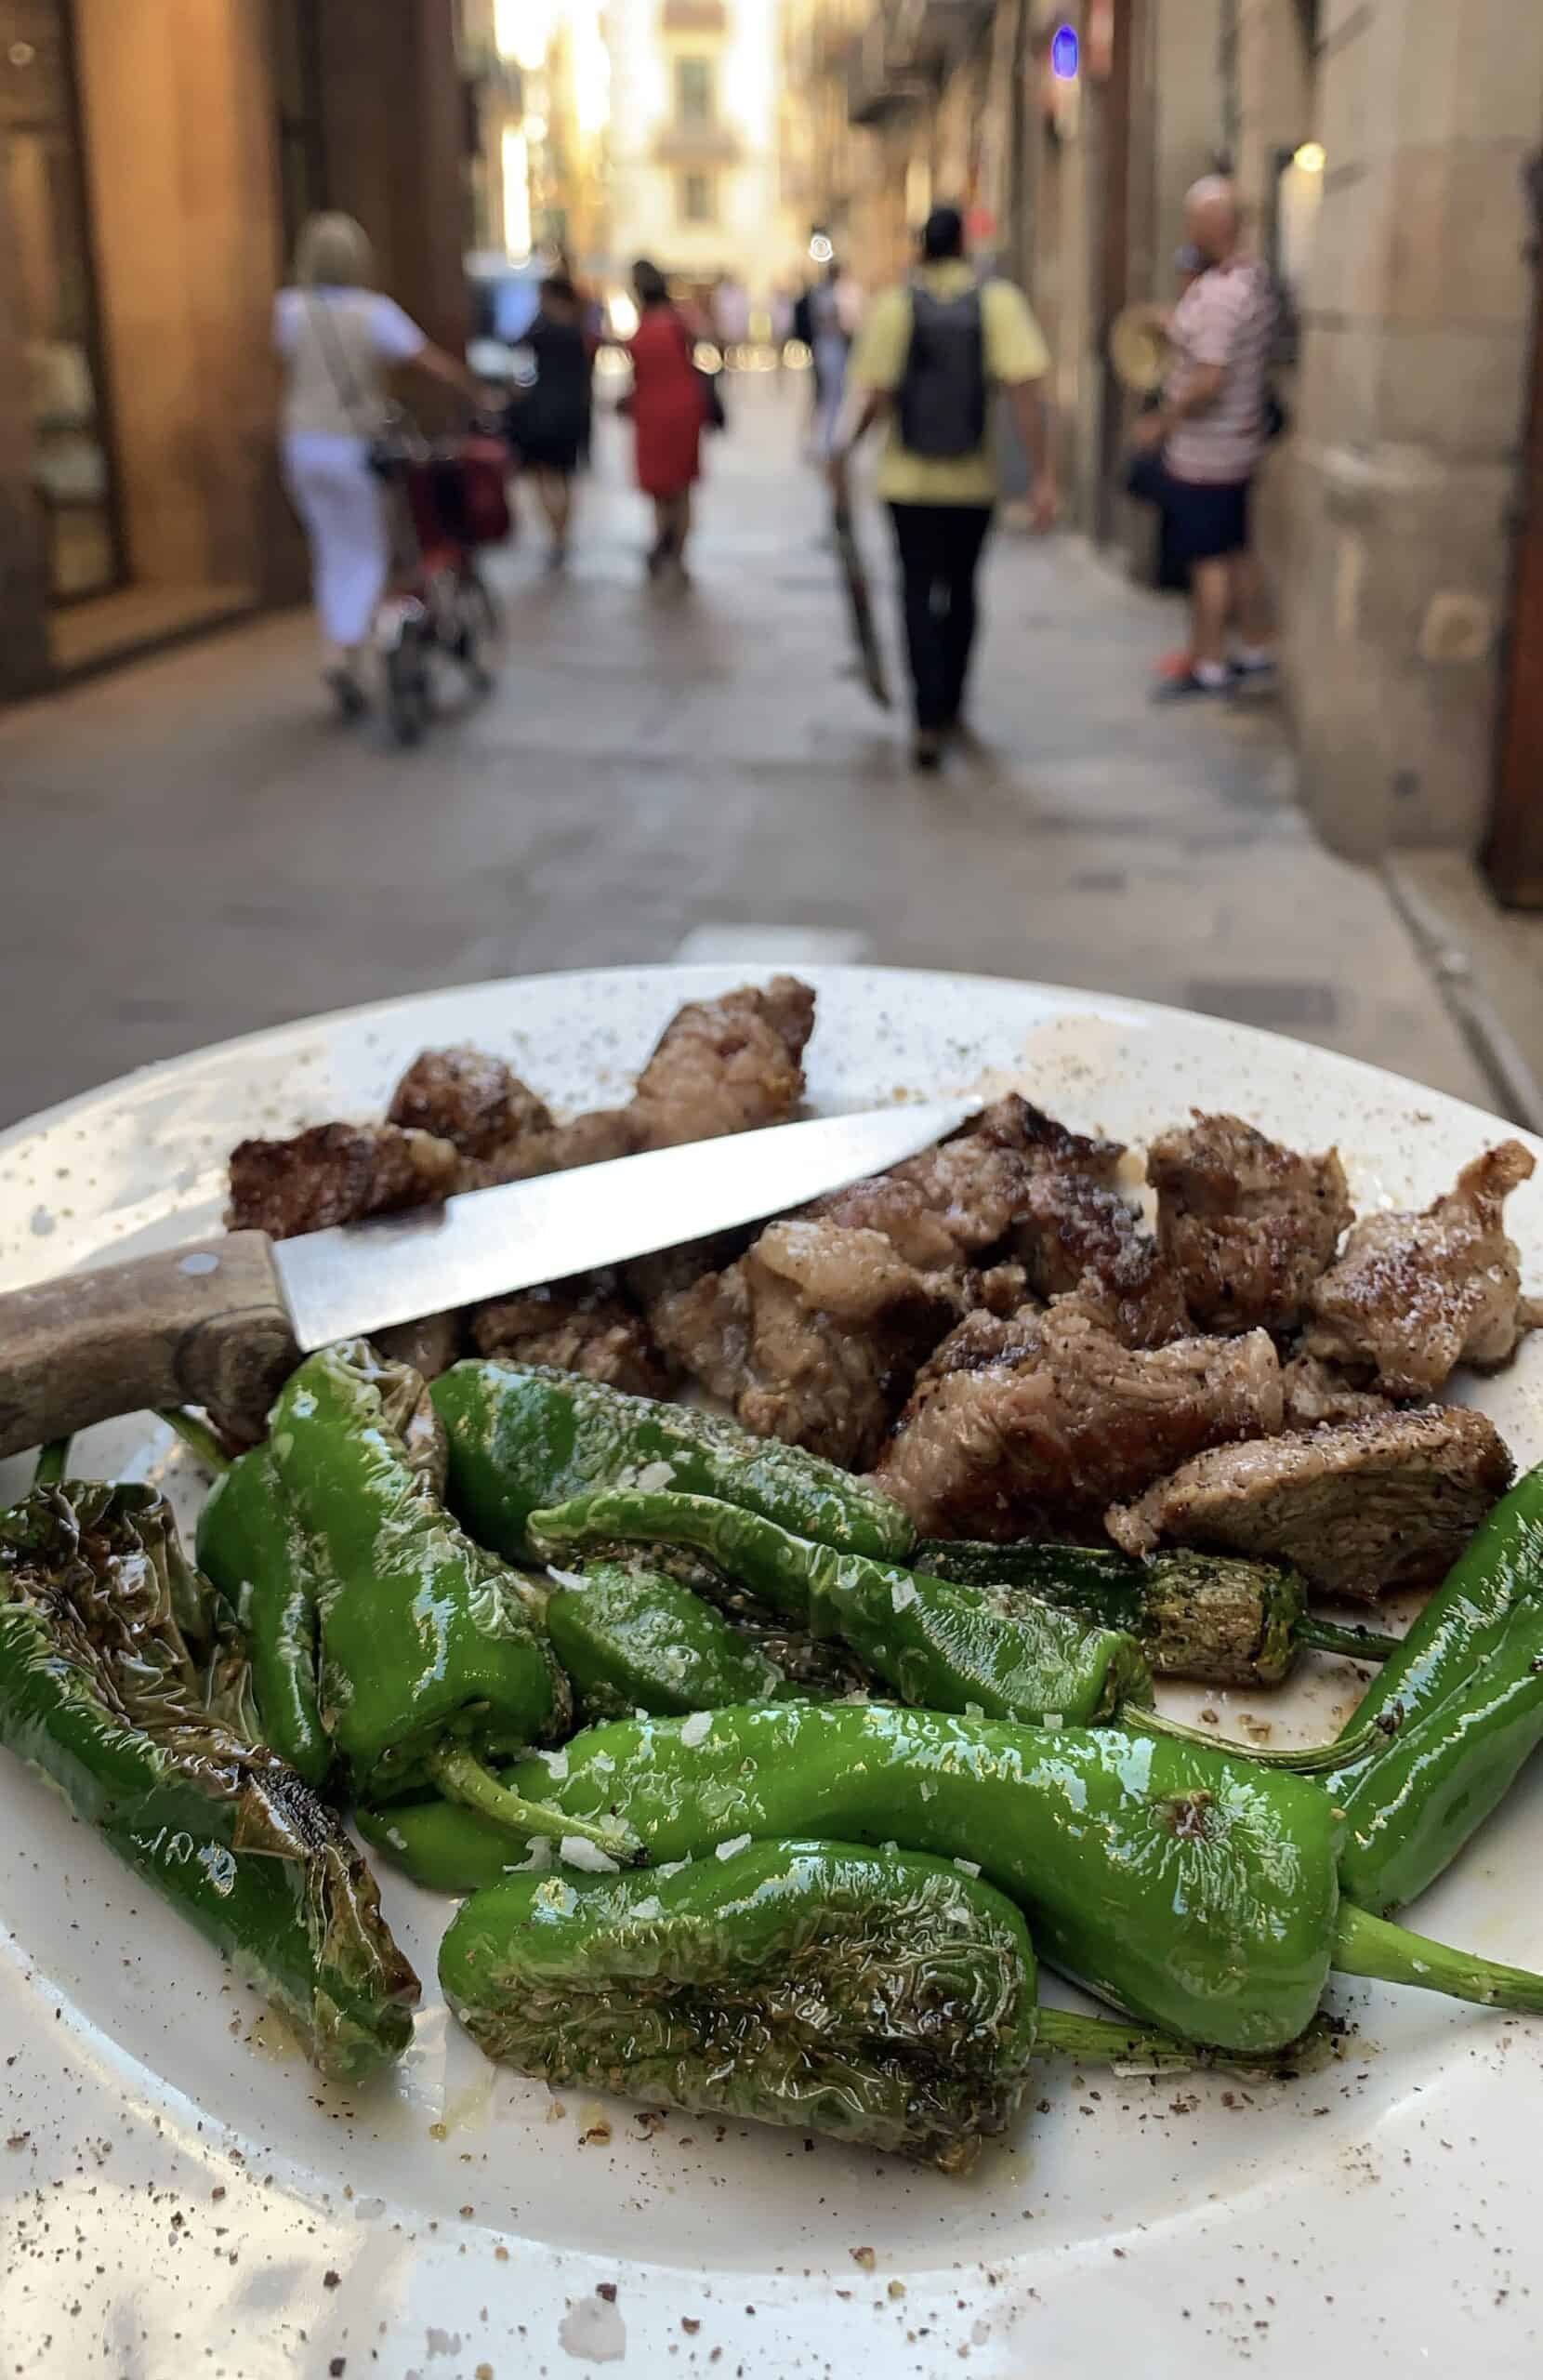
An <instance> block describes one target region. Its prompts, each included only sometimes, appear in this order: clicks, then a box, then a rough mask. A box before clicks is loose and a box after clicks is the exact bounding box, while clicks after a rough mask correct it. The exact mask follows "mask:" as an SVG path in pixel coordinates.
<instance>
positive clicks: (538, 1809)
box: [428, 1749, 643, 1868]
mask: <svg viewBox="0 0 1543 2380" xmlns="http://www.w3.org/2000/svg"><path fill="white" fill-rule="evenodd" d="M428 1765H429V1774H430V1775H431V1776H432V1778H433V1779H434V1782H435V1783H436V1785H438V1787H439V1789H440V1791H441V1792H442V1794H443V1795H444V1797H445V1799H446V1801H448V1802H459V1803H461V1804H462V1805H464V1806H465V1807H466V1808H467V1809H468V1810H476V1811H477V1812H478V1814H479V1816H481V1817H482V1818H492V1819H493V1821H494V1823H495V1825H497V1826H506V1827H508V1829H509V1831H510V1832H511V1833H513V1834H519V1835H523V1836H525V1837H527V1838H539V1839H540V1840H541V1841H542V1842H545V1843H555V1844H557V1845H561V1843H562V1839H563V1837H564V1836H565V1835H566V1836H568V1837H570V1838H574V1837H576V1838H577V1840H578V1841H579V1842H580V1843H587V1844H591V1845H593V1846H594V1848H595V1849H596V1850H597V1851H603V1852H604V1854H605V1856H606V1858H608V1859H613V1860H614V1861H615V1863H616V1865H617V1866H618V1867H622V1868H629V1867H633V1866H635V1865H636V1864H637V1862H638V1861H639V1860H640V1859H641V1858H642V1857H643V1845H642V1842H641V1840H640V1837H639V1836H638V1835H636V1834H635V1833H634V1832H633V1831H632V1829H631V1828H630V1827H629V1826H628V1825H627V1823H626V1819H625V1818H574V1817H572V1816H571V1815H570V1813H569V1812H568V1811H567V1810H560V1809H558V1808H557V1807H556V1806H555V1805H554V1804H552V1803H550V1802H528V1801H527V1800H526V1799H525V1796H524V1795H523V1793H514V1792H510V1791H509V1788H508V1786H507V1785H505V1784H502V1783H500V1781H499V1779H498V1778H496V1777H495V1775H494V1773H493V1771H492V1769H491V1768H488V1767H485V1766H484V1765H483V1764H482V1762H481V1761H480V1760H478V1759H476V1758H475V1757H474V1756H473V1754H472V1753H470V1752H457V1751H453V1750H449V1749H445V1750H442V1751H440V1752H431V1753H430V1754H429V1764H428ZM575 1864H578V1863H575Z"/></svg>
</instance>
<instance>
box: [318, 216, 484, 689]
mask: <svg viewBox="0 0 1543 2380" xmlns="http://www.w3.org/2000/svg"><path fill="white" fill-rule="evenodd" d="M374 279H375V271H374V259H373V257H372V253H371V249H370V244H369V241H368V240H367V238H366V237H365V235H364V232H363V229H362V227H361V226H360V225H359V224H358V223H356V222H355V221H354V220H353V218H352V217H351V216H348V215H313V216H312V217H311V218H310V221H309V222H308V223H307V224H306V225H305V226H304V228H303V230H302V231H301V233H300V237H299V241H298V244H297V247H296V252H295V267H294V279H293V283H292V284H291V286H290V287H288V288H287V289H281V290H280V291H279V294H278V297H277V298H276V300H275V302H274V314H273V343H274V346H275V348H276V349H277V350H278V353H279V356H280V359H281V361H282V363H283V364H284V405H283V417H282V418H283V456H284V484H285V486H286V487H287V489H288V491H289V494H290V496H291V498H292V499H293V501H294V505H295V509H296V510H297V512H298V514H299V516H300V520H301V522H302V524H303V526H304V529H305V533H306V538H307V542H308V544H309V545H310V564H311V582H312V587H313V588H314V592H315V600H316V609H317V612H318V615H319V616H320V619H321V626H322V648H323V652H322V658H323V678H324V679H325V681H326V683H327V684H328V685H329V686H330V687H331V689H332V691H333V694H334V696H335V698H336V702H337V705H338V707H339V709H340V710H341V711H342V713H343V715H344V717H345V718H346V719H353V718H357V717H358V715H359V714H360V712H362V711H363V708H364V707H365V700H366V697H365V692H364V685H363V677H362V674H361V665H362V662H363V655H364V649H365V646H366V644H367V643H368V641H369V636H370V630H371V628H372V626H373V624H374V621H375V615H376V609H377V607H378V605H379V602H380V599H381V596H382V595H383V594H384V592H385V588H386V580H387V576H388V575H389V570H390V564H391V541H390V531H389V523H388V520H387V511H386V502H385V497H384V495H383V493H382V490H381V485H380V483H379V481H378V480H377V479H376V476H375V474H374V472H373V471H372V469H371V468H370V449H371V445H372V443H373V442H374V441H375V440H376V439H377V438H378V437H379V436H380V434H381V432H382V430H384V429H385V428H386V424H387V419H388V407H387V399H386V374H387V371H388V370H389V367H390V366H392V365H393V364H411V365H413V366H414V367H415V369H416V370H417V371H419V372H425V373H428V374H429V375H430V376H431V377H433V378H435V379H437V380H442V381H445V382H447V383H448V384H449V386H450V387H452V388H455V389H458V390H461V392H462V393H463V394H464V395H466V396H468V397H469V398H470V399H471V401H472V402H473V403H475V402H476V401H477V398H478V396H479V393H480V391H479V390H478V386H477V383H476V382H475V381H474V380H473V378H472V377H471V375H470V374H469V373H468V371H467V370H466V369H465V367H464V365H462V364H458V363H457V362H456V361H455V357H454V356H452V355H449V354H447V353H446V352H445V350H443V349H442V348H439V347H435V346H433V345H432V344H431V343H430V341H429V339H427V338H426V337H424V334H423V332H422V331H421V330H420V329H419V328H418V326H417V324H416V323H415V322H414V321H413V320H412V319H411V317H410V316H409V315H407V314H404V313H403V312H402V308H401V307H400V306H399V305H397V304H396V303H395V302H394V300H393V299H391V298H387V297H384V296H382V295H381V293H380V292H379V291H378V290H376V288H375V287H374V286H373V283H374Z"/></svg>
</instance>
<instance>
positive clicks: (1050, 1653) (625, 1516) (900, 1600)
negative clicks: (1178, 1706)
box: [530, 1490, 1152, 1725]
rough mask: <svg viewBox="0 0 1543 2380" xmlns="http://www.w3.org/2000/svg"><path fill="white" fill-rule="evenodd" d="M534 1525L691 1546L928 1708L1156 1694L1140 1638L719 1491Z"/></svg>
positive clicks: (592, 1501) (1052, 1705)
mask: <svg viewBox="0 0 1543 2380" xmlns="http://www.w3.org/2000/svg"><path fill="white" fill-rule="evenodd" d="M530 1529H531V1534H532V1538H533V1540H534V1542H535V1543H536V1545H537V1546H538V1547H540V1548H544V1549H545V1550H547V1552H549V1553H552V1554H555V1556H556V1558H557V1559H559V1560H560V1559H562V1558H563V1554H564V1551H565V1550H566V1549H568V1548H570V1547H574V1546H577V1547H582V1546H584V1545H586V1544H589V1543H595V1542H600V1543H611V1542H613V1541H614V1540H631V1541H636V1542H639V1543H642V1544H649V1545H670V1544H673V1545H687V1546H691V1547H692V1548H693V1549H694V1550H695V1551H696V1552H698V1553H702V1554H707V1555H708V1556H709V1557H710V1559H711V1560H712V1561H714V1562H715V1563H717V1564H718V1565H719V1567H720V1568H722V1569H723V1570H725V1571H726V1572H727V1573H728V1574H729V1575H730V1577H732V1578H734V1579H738V1580H742V1581H743V1582H744V1584H745V1586H747V1587H749V1588H750V1589H751V1590H752V1591H753V1592H754V1593H756V1594H758V1595H759V1596H761V1597H762V1598H763V1599H764V1600H765V1601H766V1602H768V1603H770V1604H771V1605H772V1607H773V1609H775V1610H777V1611H780V1612H781V1613H782V1614H783V1615H784V1616H785V1618H786V1619H788V1620H793V1621H795V1622H797V1623H798V1625H800V1626H807V1627H809V1628H811V1630H812V1632H813V1633H814V1634H815V1635H816V1636H835V1637H838V1638H839V1639H840V1641H841V1642H842V1643H843V1644H845V1645H847V1646H850V1648H851V1651H852V1652H854V1653H855V1654H856V1655H857V1656H858V1659H860V1660H861V1661H863V1662H864V1664H865V1666H866V1667H867V1668H868V1669H870V1670H872V1672H873V1673H874V1674H875V1675H876V1676H877V1677H880V1678H883V1679H884V1680H885V1681H886V1682H887V1683H888V1684H889V1685H890V1686H893V1687H894V1689H895V1691H896V1692H897V1693H898V1694H900V1695H901V1696H903V1699H905V1700H906V1701H907V1702H912V1703H917V1704H918V1705H921V1706H922V1707H924V1708H927V1709H930V1710H935V1711H961V1712H962V1711H973V1712H975V1714H976V1715H978V1716H982V1717H985V1718H994V1719H1022V1720H1028V1721H1030V1722H1034V1721H1037V1720H1040V1719H1044V1718H1047V1717H1049V1718H1053V1719H1054V1721H1055V1722H1056V1723H1057V1724H1058V1725H1059V1724H1060V1723H1062V1722H1063V1721H1064V1722H1067V1723H1070V1724H1075V1725H1083V1724H1091V1723H1093V1722H1096V1721H1099V1720H1101V1719H1107V1718H1111V1717H1113V1715H1114V1712H1116V1711H1117V1710H1118V1709H1119V1707H1120V1705H1121V1704H1122V1703H1123V1702H1126V1701H1128V1700H1129V1701H1136V1702H1145V1701H1149V1700H1150V1699H1151V1694H1152V1676H1151V1673H1150V1671H1149V1670H1148V1668H1147V1665H1146V1662H1145V1659H1143V1657H1142V1654H1141V1647H1140V1646H1139V1645H1138V1644H1137V1643H1136V1640H1135V1638H1134V1637H1133V1636H1129V1635H1127V1634H1125V1633H1122V1632H1119V1631H1115V1630H1112V1629H1104V1628H1099V1627H1095V1626H1093V1625H1092V1624H1090V1623H1089V1622H1088V1621H1087V1620H1081V1619H1079V1618H1077V1617H1076V1616H1075V1615H1074V1614H1072V1613H1070V1612H1064V1611H1060V1610H1057V1609H1056V1608H1055V1607H1053V1606H1052V1605H1049V1604H1043V1603H1034V1602H1031V1601H1028V1600H1024V1601H1023V1602H1022V1604H1021V1605H1020V1607H1018V1608H1017V1609H1016V1610H1015V1611H1014V1612H1013V1613H1012V1614H1011V1615H1010V1616H1009V1615H1007V1614H1005V1613H1003V1612H1002V1611H1001V1610H999V1609H998V1608H997V1607H996V1605H995V1604H994V1603H993V1602H992V1600H991V1599H990V1597H989V1596H988V1595H987V1594H986V1593H984V1592H983V1590H982V1589H980V1588H978V1587H972V1586H962V1585H956V1584H954V1583H953V1582H951V1581H950V1580H945V1579H932V1578H928V1577H925V1576H924V1575H922V1574H920V1573H916V1572H912V1571H909V1570H904V1569H901V1568H899V1567H896V1566H895V1565H893V1564H890V1563H883V1562H874V1561H871V1560H870V1559H868V1557H867V1556H865V1555H864V1554H838V1553H837V1552H836V1551H835V1549H834V1548H833V1547H830V1546H824V1545H816V1544H813V1543H812V1542H811V1540H808V1539H806V1538H800V1537H796V1536H794V1535H793V1534H792V1533H791V1531H789V1530H787V1529H784V1528H779V1527H777V1526H776V1524H775V1523H774V1522H772V1521H769V1520H766V1519H764V1518H763V1517H762V1516H761V1515H760V1514H756V1513H747V1512H744V1511H742V1510H740V1509H739V1508H738V1507H736V1506H734V1505H732V1504H726V1503H723V1502H721V1501H719V1500H717V1499H716V1498H713V1497H710V1496H685V1495H663V1494H643V1493H640V1492H639V1491H636V1490H631V1491H628V1490H609V1491H602V1492H601V1493H600V1494H597V1495H593V1496H586V1497H581V1498H579V1499H578V1500H577V1501H574V1502H573V1503H570V1504H562V1505H559V1506H558V1507H557V1508H556V1509H555V1510H554V1511H550V1512H539V1513H535V1514H533V1515H532V1516H531V1521H530Z"/></svg>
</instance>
